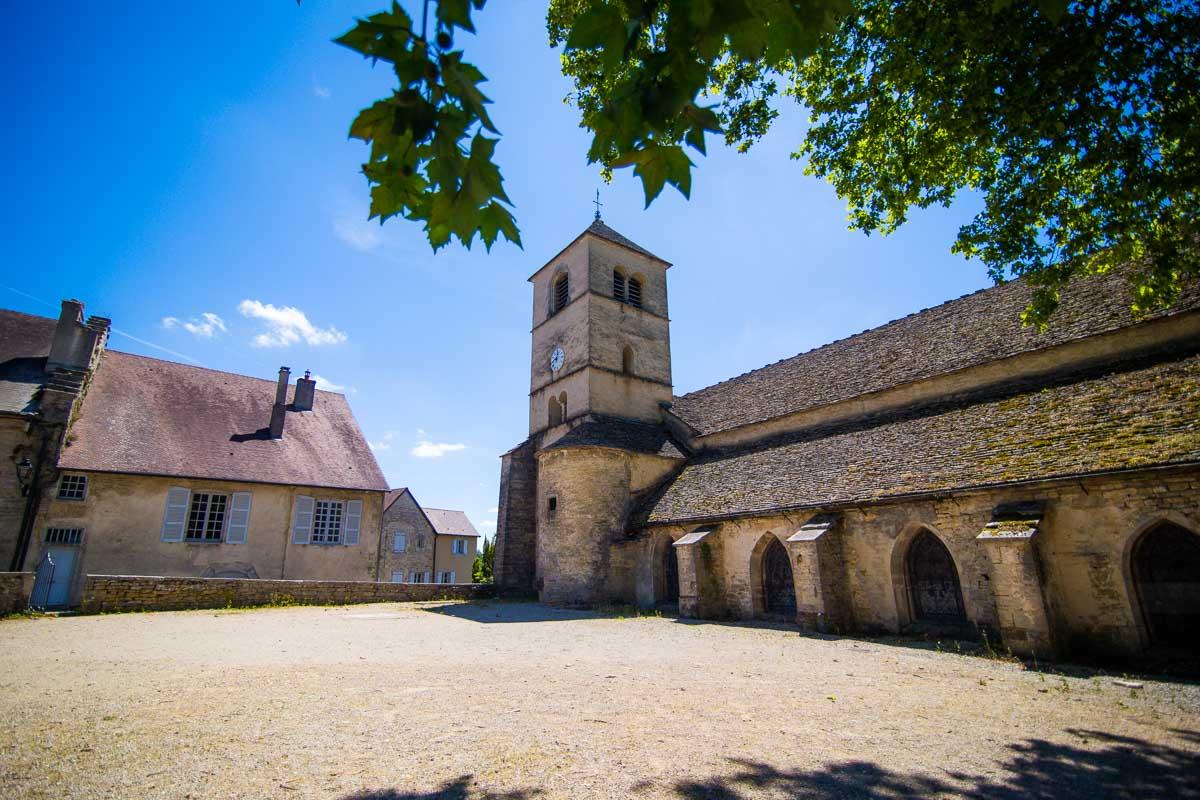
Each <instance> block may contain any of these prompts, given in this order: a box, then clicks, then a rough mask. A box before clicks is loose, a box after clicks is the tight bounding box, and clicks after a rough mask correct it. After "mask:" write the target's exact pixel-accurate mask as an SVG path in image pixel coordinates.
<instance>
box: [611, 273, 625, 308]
mask: <svg viewBox="0 0 1200 800" xmlns="http://www.w3.org/2000/svg"><path fill="white" fill-rule="evenodd" d="M613 297H614V298H616V299H617V300H619V301H621V302H622V303H624V302H625V275H624V274H623V273H622V272H621V271H620V270H617V269H614V270H613Z"/></svg>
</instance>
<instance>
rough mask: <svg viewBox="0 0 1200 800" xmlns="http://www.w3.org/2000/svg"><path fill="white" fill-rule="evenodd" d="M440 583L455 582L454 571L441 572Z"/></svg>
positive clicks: (439, 575)
mask: <svg viewBox="0 0 1200 800" xmlns="http://www.w3.org/2000/svg"><path fill="white" fill-rule="evenodd" d="M438 583H442V584H448V583H454V571H453V570H447V571H446V572H442V573H439V574H438Z"/></svg>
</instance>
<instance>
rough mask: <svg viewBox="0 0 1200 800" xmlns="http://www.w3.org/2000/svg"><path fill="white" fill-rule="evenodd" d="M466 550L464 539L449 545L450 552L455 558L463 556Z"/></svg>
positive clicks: (456, 540)
mask: <svg viewBox="0 0 1200 800" xmlns="http://www.w3.org/2000/svg"><path fill="white" fill-rule="evenodd" d="M468 549H469V548H468V547H467V540H466V539H462V538H459V539H455V540H454V541H453V542H451V543H450V552H451V553H452V554H454V555H456V556H465V555H466V554H467V550H468Z"/></svg>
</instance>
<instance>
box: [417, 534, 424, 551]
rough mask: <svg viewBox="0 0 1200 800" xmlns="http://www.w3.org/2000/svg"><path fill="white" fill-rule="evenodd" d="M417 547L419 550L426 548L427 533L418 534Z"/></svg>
mask: <svg viewBox="0 0 1200 800" xmlns="http://www.w3.org/2000/svg"><path fill="white" fill-rule="evenodd" d="M417 549H418V550H424V549H425V534H423V533H418V534H417Z"/></svg>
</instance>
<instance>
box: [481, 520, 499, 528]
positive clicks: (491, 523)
mask: <svg viewBox="0 0 1200 800" xmlns="http://www.w3.org/2000/svg"><path fill="white" fill-rule="evenodd" d="M479 527H481V528H483V529H484V530H485V531H494V530H496V521H495V520H491V519H485V520H484V521H483V522H480V523H479Z"/></svg>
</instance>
